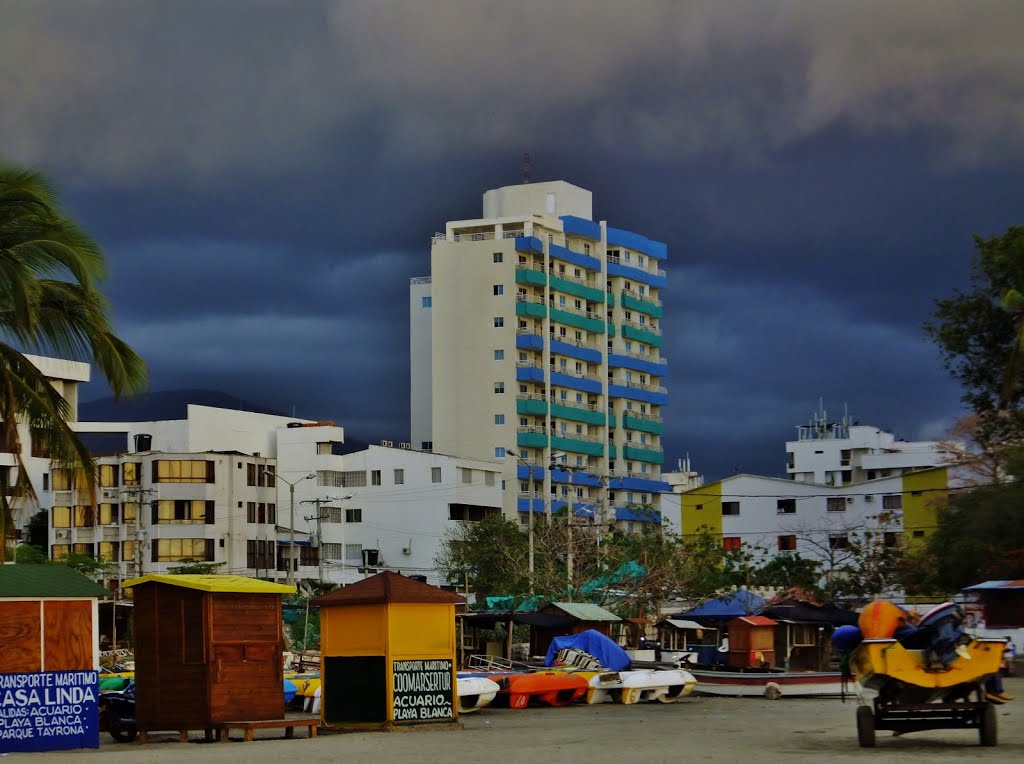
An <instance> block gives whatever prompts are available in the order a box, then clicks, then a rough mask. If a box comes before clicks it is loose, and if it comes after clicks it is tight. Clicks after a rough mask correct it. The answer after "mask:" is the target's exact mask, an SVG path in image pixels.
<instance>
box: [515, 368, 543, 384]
mask: <svg viewBox="0 0 1024 764" xmlns="http://www.w3.org/2000/svg"><path fill="white" fill-rule="evenodd" d="M516 381H517V382H543V381H544V370H543V369H542V368H540V367H539V366H516Z"/></svg>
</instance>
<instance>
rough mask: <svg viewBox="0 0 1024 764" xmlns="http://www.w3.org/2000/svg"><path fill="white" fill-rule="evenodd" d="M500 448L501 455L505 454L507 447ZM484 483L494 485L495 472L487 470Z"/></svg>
mask: <svg viewBox="0 0 1024 764" xmlns="http://www.w3.org/2000/svg"><path fill="white" fill-rule="evenodd" d="M500 450H501V455H502V456H504V455H505V449H504V448H502V449H500ZM484 485H487V486H493V485H494V473H493V472H485V473H484Z"/></svg>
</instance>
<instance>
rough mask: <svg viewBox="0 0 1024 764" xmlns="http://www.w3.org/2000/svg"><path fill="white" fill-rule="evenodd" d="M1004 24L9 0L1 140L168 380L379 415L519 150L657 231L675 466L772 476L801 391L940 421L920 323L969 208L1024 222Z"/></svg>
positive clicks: (945, 7)
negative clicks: (663, 251)
mask: <svg viewBox="0 0 1024 764" xmlns="http://www.w3.org/2000/svg"><path fill="white" fill-rule="evenodd" d="M1022 22H1024V7H1022V6H1021V5H1020V4H1019V3H1018V2H1014V1H1013V0H1009V1H1007V2H974V3H969V4H968V3H962V2H953V1H946V0H936V1H934V2H929V3H927V4H922V3H920V2H913V1H909V0H908V1H905V2H899V1H897V2H892V1H890V2H860V3H848V2H838V1H835V2H832V1H827V0H822V1H820V2H814V3H808V2H795V1H789V0H781V1H780V2H775V3H770V4H769V3H759V2H733V3H723V2H710V1H709V2H688V3H679V2H677V1H676V0H663V1H658V0H648V1H638V2H632V3H612V2H593V1H592V0H560V1H559V2H549V1H544V2H541V1H540V0H521V1H520V2H498V1H497V0H465V1H450V0H433V1H432V2H419V1H418V0H408V1H406V2H395V1H392V0H365V1H357V2H302V3H292V2H271V1H264V2H257V1H255V0H247V1H246V2H241V1H238V2H232V1H230V0H221V1H220V2H216V3H210V2H205V1H204V2H198V1H196V0H179V1H178V2H174V3H158V2H136V1H134V0H132V1H129V0H93V1H92V2H87V1H85V0H82V1H80V2H74V3H70V2H48V1H47V0H31V1H28V0H22V1H19V0H14V2H11V1H10V0H8V2H5V3H4V4H3V5H2V6H0V71H3V72H4V74H5V76H4V77H0V104H2V105H3V106H2V108H0V154H2V155H3V156H4V157H5V158H8V159H13V160H17V161H22V162H28V163H34V164H38V165H40V166H42V167H43V168H44V169H46V170H47V171H48V172H50V173H51V174H52V175H53V176H54V177H55V179H56V180H57V181H58V183H59V184H60V185H61V186H62V187H63V188H64V189H65V190H66V192H67V196H68V200H69V204H70V207H71V209H72V211H73V212H74V213H75V214H76V215H77V216H78V217H79V218H80V219H82V221H83V222H84V223H85V224H86V225H87V227H88V228H89V229H90V230H92V231H94V232H95V234H96V235H97V237H98V238H99V239H100V240H101V242H102V243H103V244H104V245H105V247H106V248H107V251H108V253H109V256H110V261H111V270H112V278H111V281H110V283H109V289H110V294H111V298H112V300H113V302H114V305H115V310H116V314H117V319H118V322H119V327H120V328H121V331H122V332H123V333H124V334H125V335H126V336H127V337H128V339H130V340H131V341H132V342H133V343H135V344H136V345H137V346H138V347H139V349H140V350H141V351H142V352H143V353H144V355H145V357H146V358H147V360H148V361H149V363H150V365H151V368H152V372H153V374H152V376H153V384H154V387H155V388H157V389H159V388H167V387H175V386H181V387H204V386H205V387H221V388H223V389H225V390H228V391H231V392H233V393H235V394H236V395H239V396H241V397H246V398H248V399H250V400H259V401H262V402H265V403H267V404H268V405H273V406H277V407H278V408H281V409H283V410H286V411H291V410H292V407H293V406H294V407H295V409H296V413H298V414H299V415H305V416H311V417H327V418H334V419H336V420H338V421H339V422H340V423H342V424H343V425H344V426H346V427H348V428H349V429H350V430H355V431H356V432H359V433H360V434H362V435H364V436H366V437H369V438H377V437H389V438H391V439H395V440H398V439H403V438H404V437H405V432H406V431H407V416H408V357H407V356H408V352H407V351H408V348H407V345H408V331H407V330H408V327H407V322H408V316H407V308H406V305H407V303H408V293H407V286H408V278H409V277H410V276H413V275H421V274H426V272H427V270H428V257H427V253H428V251H429V237H430V235H431V233H433V232H434V231H435V230H439V229H442V228H443V225H444V222H445V220H448V219H460V218H470V217H475V216H478V215H479V214H480V194H481V193H482V192H483V191H484V190H485V189H487V188H492V187H497V186H500V185H506V184H508V183H512V182H516V180H517V177H516V173H517V168H516V163H517V157H518V156H519V154H520V153H521V152H522V151H523V150H524V149H528V150H530V151H531V152H532V153H533V154H534V156H535V158H536V162H535V167H536V170H535V177H536V178H537V179H539V180H546V179H554V178H564V179H565V180H569V181H570V182H574V183H576V184H578V185H581V186H584V187H586V188H589V189H591V190H593V191H594V202H595V211H596V212H597V214H598V216H599V217H601V218H606V219H608V220H609V221H610V223H611V224H612V225H616V226H619V227H623V228H628V229H633V230H637V231H641V232H643V233H645V234H647V235H649V236H651V237H654V238H658V239H662V240H664V241H666V242H667V243H668V244H669V247H670V257H671V260H670V264H669V269H670V271H669V272H670V284H671V286H670V289H669V290H667V292H666V294H665V301H666V308H667V309H666V315H667V316H668V318H667V319H666V322H665V325H664V328H665V336H666V341H667V343H668V344H667V354H668V356H669V359H670V364H671V366H670V368H671V370H672V376H671V378H670V380H669V386H670V391H671V393H672V396H673V403H672V405H671V407H670V409H668V410H667V421H668V422H669V427H668V431H667V433H666V438H665V440H666V455H667V457H668V461H669V462H672V461H673V460H674V457H675V456H676V455H681V454H682V453H684V452H685V451H689V452H690V453H691V455H692V456H693V457H694V460H695V464H696V466H697V467H698V468H699V469H702V470H704V471H705V472H707V473H709V474H712V475H714V474H721V473H723V472H729V471H730V470H731V469H732V468H733V467H734V466H736V465H737V464H742V465H743V467H744V469H745V470H747V471H765V472H773V473H778V472H779V471H780V470H781V464H782V460H783V458H784V456H783V453H782V441H783V440H785V439H786V438H788V437H791V436H792V435H793V433H794V430H793V429H792V427H793V426H794V425H795V424H797V423H798V422H803V421H805V420H806V418H807V417H808V416H809V414H810V413H811V410H812V409H813V408H814V407H815V406H816V404H817V398H818V396H819V395H821V396H824V397H825V399H826V402H827V404H828V405H829V407H830V409H832V410H833V413H835V412H836V411H837V410H838V409H837V407H838V406H840V405H841V404H842V403H843V402H848V403H849V404H850V406H851V410H852V411H853V412H854V413H855V414H856V415H858V416H859V417H860V418H861V420H862V421H865V422H866V423H873V424H881V425H887V426H890V427H892V428H894V429H896V430H897V432H898V433H899V434H900V435H902V436H904V437H908V438H915V437H932V436H934V435H936V434H938V432H939V431H940V430H941V429H942V428H943V427H944V426H946V425H947V424H948V422H949V421H950V420H951V418H952V417H954V416H955V415H956V413H957V404H956V398H957V392H956V390H955V389H954V388H953V387H952V386H951V384H950V383H949V382H948V381H947V379H946V377H945V375H944V373H943V372H942V371H941V369H940V367H939V365H938V362H937V359H936V357H935V353H934V350H933V349H932V348H931V347H930V345H929V344H928V343H927V341H926V339H925V338H924V337H923V336H922V334H921V332H920V328H919V327H920V324H921V322H922V321H923V320H924V319H925V318H926V317H927V314H928V312H929V310H930V307H931V301H932V299H933V298H934V297H935V296H940V295H944V294H948V293H949V292H950V291H951V290H952V289H953V288H954V287H955V286H957V285H959V284H962V283H963V281H964V279H965V277H966V273H967V269H968V266H969V261H970V260H969V258H970V235H971V233H973V232H975V231H978V232H982V233H987V234H992V233H998V232H999V231H1001V230H1003V229H1005V228H1006V227H1007V226H1008V225H1010V224H1012V223H1015V222H1020V209H1021V205H1022V202H1024V191H1022V190H1021V189H1022V188H1024V184H1022V183H1021V180H1022V178H1021V175H1022V172H1021V165H1020V162H1019V159H1018V157H1019V156H1020V154H1021V149H1022V148H1024V67H1022V66H1021V65H1020V64H1021V54H1020V52H1019V47H1020V46H1019V39H1020V32H1021V27H1022ZM96 394H97V395H98V394H100V391H99V390H96ZM753 466H756V467H757V469H756V470H754V469H753V468H752V467H753Z"/></svg>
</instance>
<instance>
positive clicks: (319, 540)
mask: <svg viewBox="0 0 1024 764" xmlns="http://www.w3.org/2000/svg"><path fill="white" fill-rule="evenodd" d="M353 496H355V494H354V493H350V494H348V495H347V496H328V497H326V498H323V499H321V498H316V499H306V500H305V501H303V502H302V503H303V504H315V505H316V514H315V515H310V516H306V517H305V518H304V519H305V520H306V522H307V523H308V522H309V521H310V520H314V519H315V520H316V564H317V577H318V578H317V580H319V582H320V583H321V584H323V582H324V550H323V546H324V545H323V526H322V525H321V523H323V521H324V520H326V519H327V517H330V515H328V516H327V517H325V516H324V513H323V512H321V511H320V505H321V504H325V503H327V502H328V501H337V502H339V503H343V502H346V501H348V500H349V499H351V498H352V497H353ZM340 510H341V571H342V579H344V578H345V507H344V506H341V507H340ZM344 583H345V582H344V580H342V584H344Z"/></svg>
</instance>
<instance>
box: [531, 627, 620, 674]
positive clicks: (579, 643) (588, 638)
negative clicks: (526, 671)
mask: <svg viewBox="0 0 1024 764" xmlns="http://www.w3.org/2000/svg"><path fill="white" fill-rule="evenodd" d="M567 647H575V648H576V649H577V650H582V651H583V652H585V653H587V654H588V655H593V656H594V657H595V658H597V659H598V660H599V661H601V665H602V666H604V667H605V668H606V669H608V670H609V671H625V670H626V669H628V668H629V656H628V655H626V651H625V650H623V649H622V648H621V647H619V646H618V645H617V644H616V643H615V642H613V641H612V640H611V639H609V638H608V637H606V636H605V635H604V634H602V633H601V632H599V631H594V630H593V629H587V630H586V631H584V632H582V633H581V634H573V635H572V636H569V637H555V638H554V639H553V640H552V641H551V647H549V648H548V654H547V657H546V658H545V659H544V665H545V666H551V665H552V664H553V663H554V660H555V656H556V655H557V654H558V651H559V650H564V649H565V648H567Z"/></svg>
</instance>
